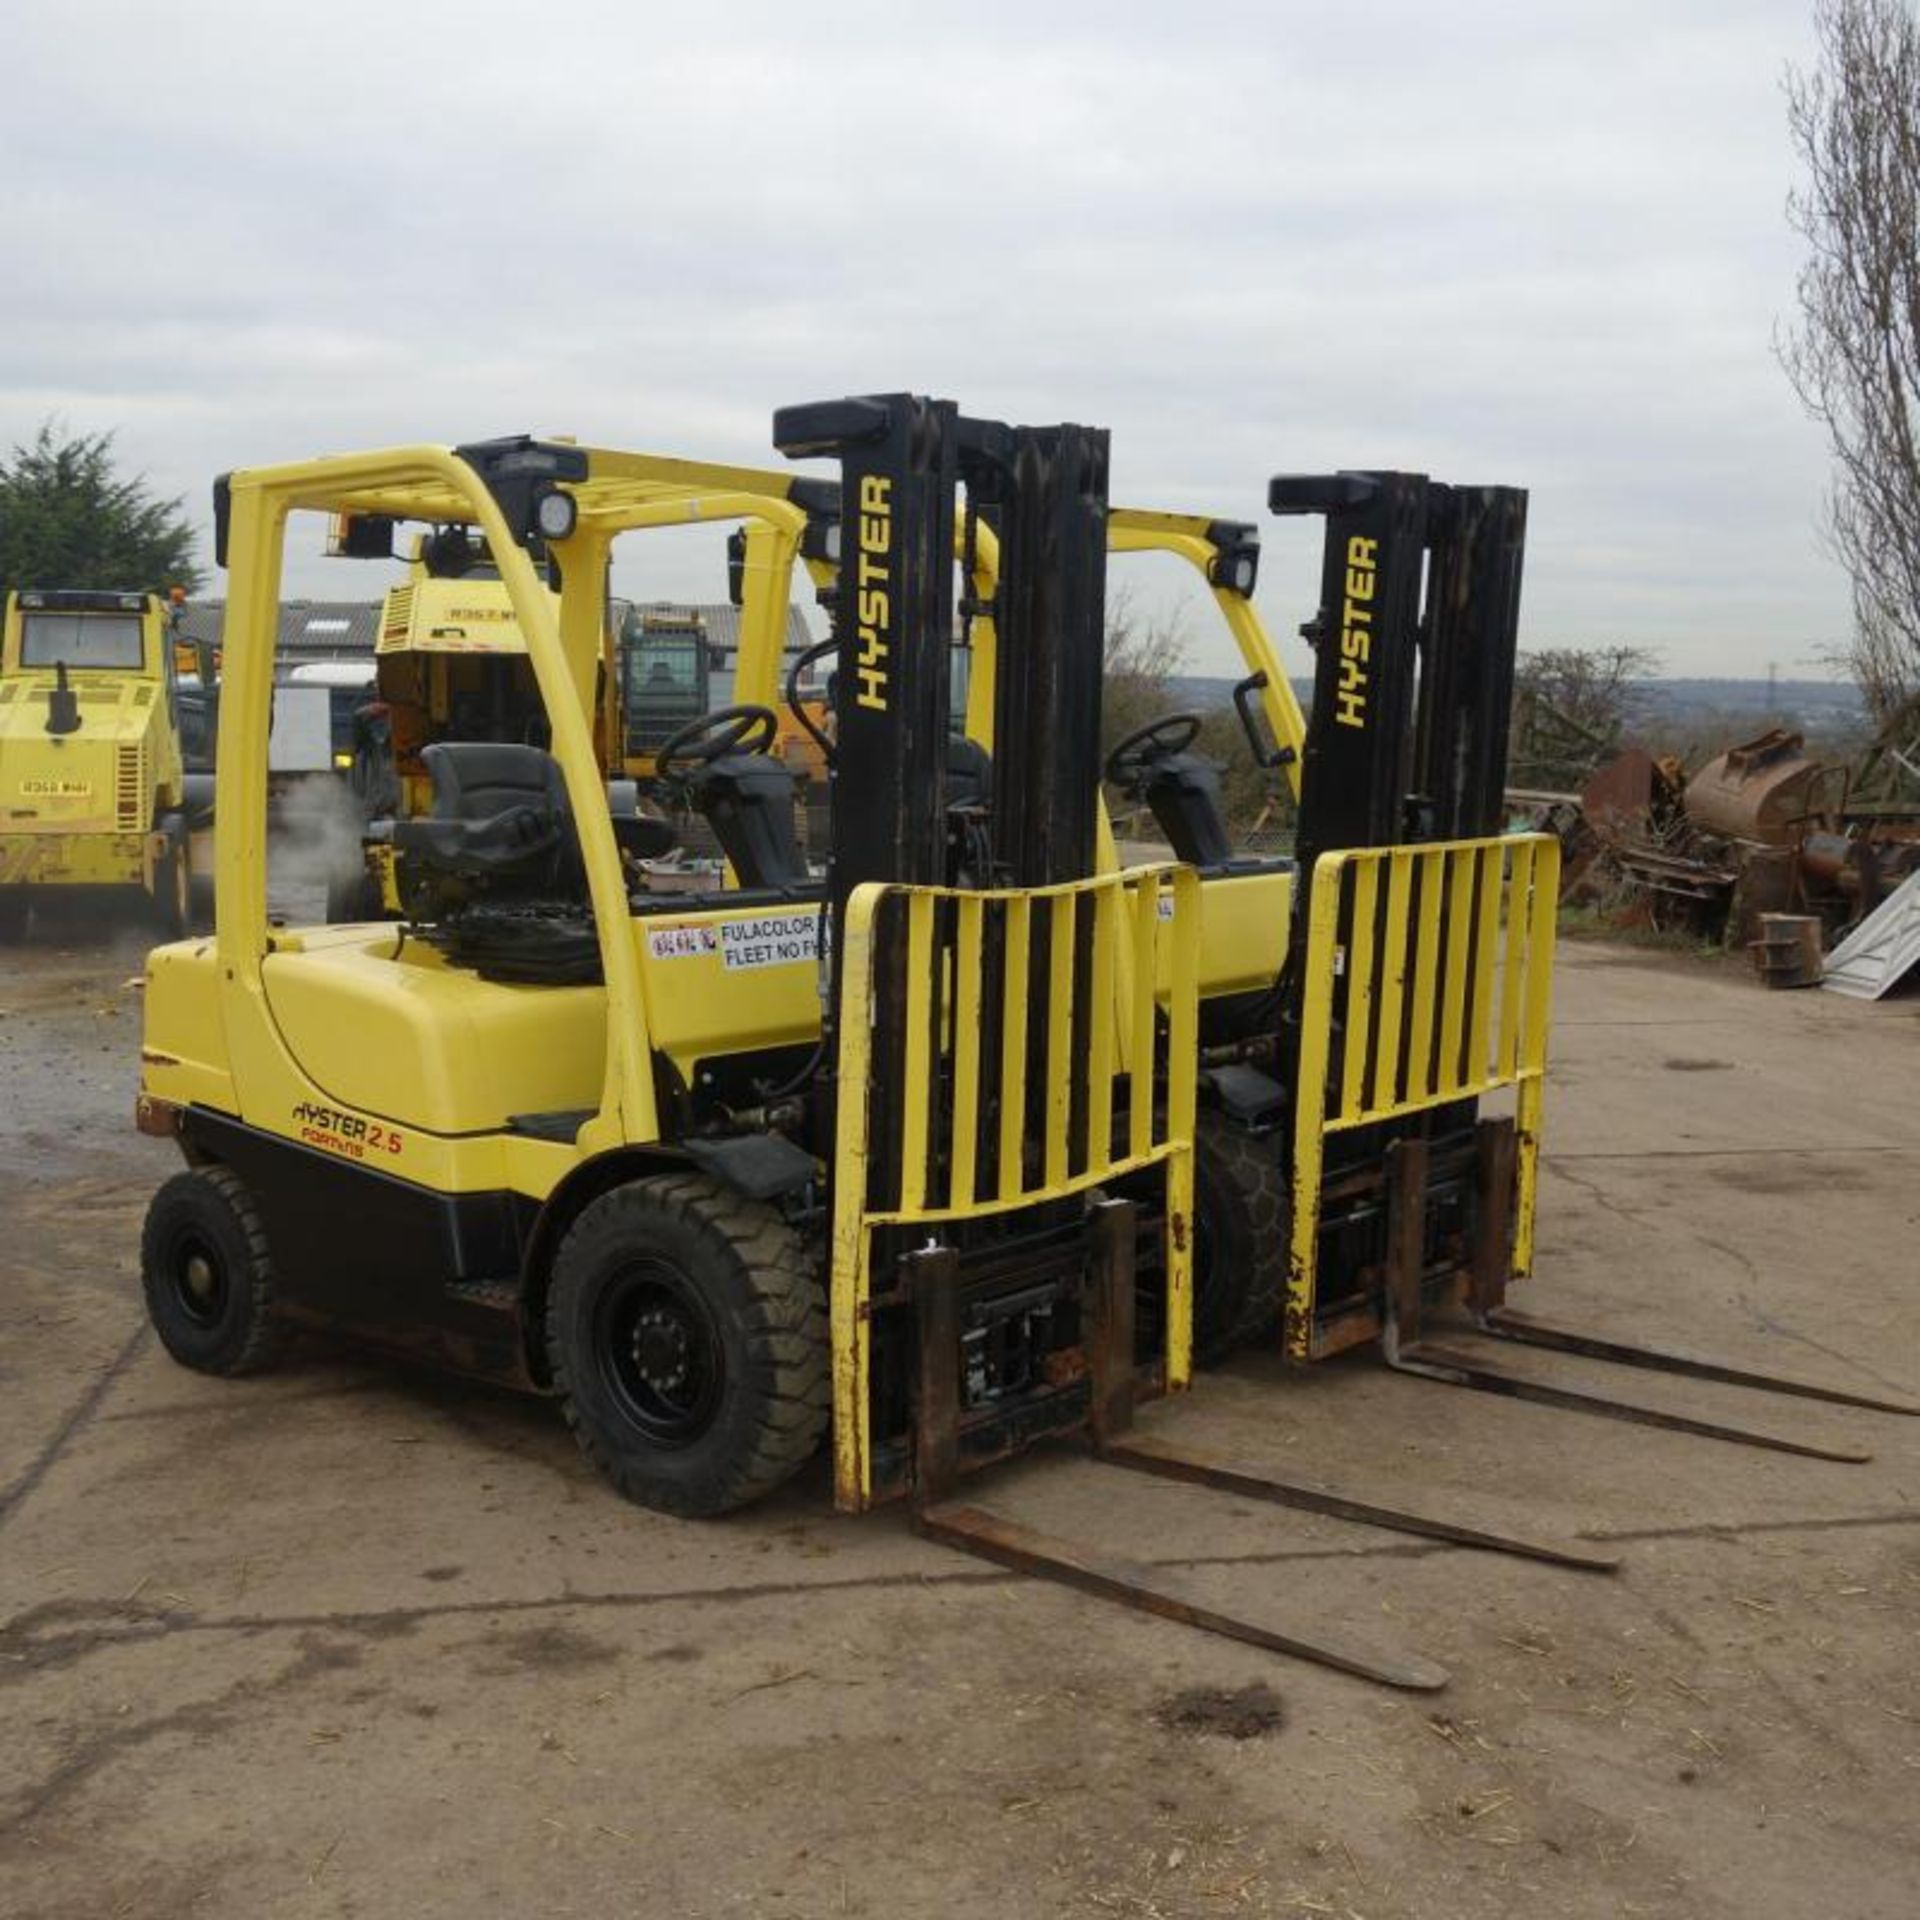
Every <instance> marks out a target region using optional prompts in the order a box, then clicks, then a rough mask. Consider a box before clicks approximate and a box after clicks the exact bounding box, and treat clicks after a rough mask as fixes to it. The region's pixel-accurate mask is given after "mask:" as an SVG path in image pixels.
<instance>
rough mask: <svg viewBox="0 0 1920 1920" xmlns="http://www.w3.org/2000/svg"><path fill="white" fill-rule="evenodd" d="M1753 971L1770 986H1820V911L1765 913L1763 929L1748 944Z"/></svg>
mask: <svg viewBox="0 0 1920 1920" xmlns="http://www.w3.org/2000/svg"><path fill="white" fill-rule="evenodd" d="M1747 945H1748V948H1749V950H1750V951H1751V952H1752V954H1753V965H1754V970H1755V971H1756V972H1757V973H1758V974H1759V976H1760V978H1761V981H1762V982H1763V983H1764V984H1765V985H1767V986H1769V987H1817V986H1818V985H1819V984H1820V947H1821V941H1820V916H1819V915H1818V914H1817V913H1763V914H1762V915H1761V916H1760V932H1759V934H1758V936H1757V937H1756V938H1754V939H1752V940H1750V941H1748V943H1747Z"/></svg>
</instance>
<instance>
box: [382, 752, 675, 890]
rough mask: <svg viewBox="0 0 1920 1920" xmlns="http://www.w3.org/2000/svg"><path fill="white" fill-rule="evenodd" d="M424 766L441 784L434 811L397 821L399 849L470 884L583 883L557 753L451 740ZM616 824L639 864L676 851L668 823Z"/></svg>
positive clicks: (616, 817)
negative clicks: (476, 881)
mask: <svg viewBox="0 0 1920 1920" xmlns="http://www.w3.org/2000/svg"><path fill="white" fill-rule="evenodd" d="M420 760H421V764H422V765H423V766H424V767H425V768H426V770H427V777H428V778H429V779H430V780H431V781H432V783H433V813H432V815H431V816H430V817H429V818H427V819H424V820H398V821H396V822H395V823H394V828H393V844H394V847H395V849H396V851H398V852H400V853H402V854H408V855H412V856H414V857H416V858H419V859H422V860H424V861H425V862H426V863H427V864H428V865H430V866H434V867H438V868H440V869H441V870H443V871H445V872H448V873H455V874H460V875H463V876H466V877H468V878H486V879H493V880H523V881H524V880H533V881H537V880H545V881H546V882H547V883H548V884H549V885H560V886H577V885H578V883H579V865H580V855H579V842H578V840H577V838H576V836H575V833H574V827H573V809H572V807H571V806H570V805H569V804H568V801H567V789H566V782H565V781H564V780H563V779H562V778H561V774H560V763H559V762H558V761H557V760H555V759H554V757H553V755H552V754H550V753H548V752H547V751H546V750H545V749H544V748H541V747H525V746H516V745H511V744H507V743H502V742H494V741H471V740H463V741H445V740H443V741H440V742H438V743H436V744H435V745H433V746H430V747H428V748H426V749H425V750H424V751H423V752H422V753H421V755H420ZM621 785H622V787H623V788H624V789H625V790H626V792H627V793H629V794H630V792H631V789H630V787H627V786H626V783H624V782H623V783H621ZM612 820H613V828H614V835H615V837H616V839H618V841H619V842H620V845H621V848H622V850H623V851H625V852H628V853H631V854H634V855H635V856H637V857H638V858H641V859H648V858H652V857H653V856H655V855H657V854H662V853H665V852H666V851H667V850H668V849H669V848H670V847H671V846H672V845H673V829H672V828H671V827H670V826H669V825H668V824H667V822H666V821H664V820H657V819H653V818H650V817H649V816H646V815H643V814H640V813H637V812H631V811H618V810H616V811H614V812H613V813H612Z"/></svg>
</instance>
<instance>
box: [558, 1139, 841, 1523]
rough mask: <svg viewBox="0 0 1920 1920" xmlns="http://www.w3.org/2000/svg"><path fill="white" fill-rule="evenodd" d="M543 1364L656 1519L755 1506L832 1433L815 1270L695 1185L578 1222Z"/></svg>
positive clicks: (637, 1196) (612, 1472) (579, 1429)
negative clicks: (662, 1515) (659, 1515)
mask: <svg viewBox="0 0 1920 1920" xmlns="http://www.w3.org/2000/svg"><path fill="white" fill-rule="evenodd" d="M547 1357H548V1362H549V1364H550V1366H551V1368H552V1373H553V1384H554V1389H555V1391H556V1392H557V1393H558V1395H559V1397H560V1403H561V1406H562V1408H563V1410H564V1411H565V1413H566V1417H567V1423H568V1425H569V1426H571V1427H572V1428H573V1432H574V1438H575V1439H576V1440H578V1441H579V1443H580V1447H581V1450H582V1451H583V1452H584V1453H585V1454H586V1456H587V1458H588V1459H589V1460H591V1461H592V1462H593V1463H594V1465H595V1466H596V1467H598V1468H599V1469H600V1471H601V1472H602V1473H603V1474H605V1475H606V1477H607V1478H608V1479H609V1480H610V1481H612V1483H613V1484H614V1486H616V1487H617V1488H618V1489H619V1490H620V1492H621V1493H623V1494H624V1495H625V1496H626V1497H627V1498H628V1499H629V1500H632V1501H635V1502H637V1503H638V1504H639V1505H641V1506H644V1507H653V1508H656V1509H658V1510H659V1511H660V1512H663V1513H673V1514H681V1515H684V1516H687V1517H690V1518H703V1517H705V1516H708V1515H711V1514H719V1513H726V1512H729V1511H731V1510H732V1509H733V1508H735V1507H740V1506H744V1505H746V1504H747V1502H749V1501H751V1500H757V1499H759V1498H760V1497H761V1496H762V1495H764V1494H767V1493H770V1492H771V1491H772V1490H773V1489H774V1488H775V1487H777V1486H779V1485H780V1484H781V1482H782V1481H785V1480H787V1479H790V1478H791V1477H792V1476H793V1475H794V1474H795V1473H797V1472H798V1471H799V1470H800V1468H801V1467H803V1466H804V1465H805V1464H806V1463H807V1461H808V1460H809V1459H810V1458H811V1457H812V1455H813V1454H814V1452H815V1450H816V1449H817V1448H818V1447H819V1445H820V1441H821V1439H822V1437H823V1436H824V1435H825V1433H826V1430H827V1424H828V1418H829V1411H830V1406H831V1399H830V1385H829V1379H828V1335H827V1314H826V1301H825V1298H824V1295H823V1290H822V1288H821V1286H820V1283H819V1278H818V1275H817V1274H816V1272H815V1271H814V1263H813V1262H812V1261H810V1260H809V1259H808V1258H807V1256H806V1253H805V1250H804V1249H803V1248H802V1246H801V1244H800V1240H799V1237H798V1236H797V1235H796V1234H795V1233H794V1232H793V1230H792V1229H791V1228H790V1227H788V1226H787V1224H786V1223H785V1222H784V1221H783V1220H782V1219H781V1218H780V1216H779V1215H778V1214H777V1213H776V1212H774V1211H773V1209H772V1208H770V1207H767V1206H765V1205H762V1204H761V1203H759V1202H757V1201H753V1200H748V1199H745V1198H743V1197H742V1196H741V1195H739V1194H737V1193H735V1192H733V1191H732V1190H731V1189H730V1188H727V1187H724V1186H722V1185H720V1184H719V1182H717V1181H714V1180H710V1179H707V1178H704V1177H703V1176H701V1175H698V1174H670V1175H667V1176H664V1177H661V1178H657V1179H651V1180H636V1181H633V1182H631V1183H630V1184H628V1185H626V1186H623V1187H616V1188H615V1189H614V1190H613V1191H612V1192H611V1193H606V1194H603V1195H601V1197H600V1198H599V1199H597V1200H595V1201H593V1202H592V1203H590V1204H589V1205H588V1206H587V1207H585V1208H584V1209H582V1211H581V1213H580V1216H579V1218H578V1219H577V1220H575V1222H574V1223H573V1225H572V1227H571V1228H569V1229H568V1232H567V1236H566V1238H565V1239H564V1240H563V1241H562V1242H561V1243H560V1250H559V1252H558V1254H557V1255H556V1256H555V1259H554V1264H553V1285H552V1289H551V1291H550V1293H549V1294H548V1298H547Z"/></svg>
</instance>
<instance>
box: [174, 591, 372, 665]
mask: <svg viewBox="0 0 1920 1920" xmlns="http://www.w3.org/2000/svg"><path fill="white" fill-rule="evenodd" d="M226 621H227V607H226V602H225V601H223V600H196V601H189V602H188V604H187V608H186V611H185V612H184V613H183V614H182V615H181V619H180V625H181V627H182V629H183V630H184V631H185V632H186V633H187V634H188V635H189V636H190V637H191V638H192V639H195V640H210V641H212V642H213V643H214V644H215V645H218V644H219V641H220V637H221V634H222V632H223V630H224V628H225V626H226ZM379 624H380V602H379V601H378V600H286V601H283V602H282V603H281V606H280V632H279V635H278V637H277V638H276V640H275V643H274V644H275V647H276V650H277V651H278V653H279V654H280V655H281V656H282V657H283V658H288V657H291V658H298V659H308V660H322V659H353V658H355V657H356V656H358V655H360V654H363V653H371V652H372V651H373V641H374V634H375V632H376V631H377V629H378V627H379Z"/></svg>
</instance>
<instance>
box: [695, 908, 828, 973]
mask: <svg viewBox="0 0 1920 1920" xmlns="http://www.w3.org/2000/svg"><path fill="white" fill-rule="evenodd" d="M819 951H820V916H819V915H818V914H814V913H782V914H775V915H773V916H771V917H770V918H768V919H764V920H723V921H721V923H720V957H721V959H722V960H724V961H725V963H726V965H727V968H728V970H729V971H730V972H738V971H740V970H741V969H743V968H746V967H789V966H797V965H798V964H799V963H800V962H802V961H811V960H813V959H815V958H816V957H817V956H818V954H819Z"/></svg>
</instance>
